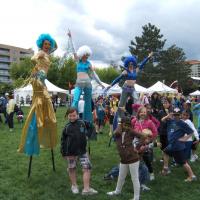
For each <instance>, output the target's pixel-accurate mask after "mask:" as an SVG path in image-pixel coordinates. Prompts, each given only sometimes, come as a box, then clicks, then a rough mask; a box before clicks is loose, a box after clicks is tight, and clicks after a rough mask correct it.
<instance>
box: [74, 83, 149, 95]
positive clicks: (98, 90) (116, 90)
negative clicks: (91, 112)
mask: <svg viewBox="0 0 200 200" xmlns="http://www.w3.org/2000/svg"><path fill="white" fill-rule="evenodd" d="M91 83H92V95H93V96H99V95H102V94H103V93H104V89H102V87H101V86H100V85H99V84H98V83H97V82H96V81H94V80H92V82H91ZM102 84H103V85H104V87H105V88H107V87H108V86H109V84H107V83H104V82H102ZM135 90H136V92H138V93H141V92H144V93H145V92H146V88H144V87H142V86H140V85H138V84H135ZM71 92H72V94H74V90H72V91H71ZM121 93H122V88H121V87H120V86H119V85H118V84H116V85H114V86H113V87H111V88H110V89H109V90H108V92H107V95H112V94H121Z"/></svg>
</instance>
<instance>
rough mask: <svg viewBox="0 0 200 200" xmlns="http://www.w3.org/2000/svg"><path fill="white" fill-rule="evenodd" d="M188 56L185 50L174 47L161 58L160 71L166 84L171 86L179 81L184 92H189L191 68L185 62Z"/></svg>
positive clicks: (165, 51)
mask: <svg viewBox="0 0 200 200" xmlns="http://www.w3.org/2000/svg"><path fill="white" fill-rule="evenodd" d="M185 60H186V56H185V53H184V51H183V49H181V48H179V47H177V46H176V45H172V46H171V47H169V48H168V49H167V50H164V51H163V52H162V53H161V56H160V62H159V65H158V67H159V69H160V72H161V73H162V78H163V80H165V82H166V84H168V85H170V84H171V83H172V82H173V81H175V80H177V81H178V83H179V84H180V85H181V87H182V89H183V90H187V88H188V87H190V86H189V85H188V81H189V79H190V74H191V68H190V66H189V65H188V64H187V63H186V62H185Z"/></svg>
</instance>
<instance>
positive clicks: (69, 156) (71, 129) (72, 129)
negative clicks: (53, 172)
mask: <svg viewBox="0 0 200 200" xmlns="http://www.w3.org/2000/svg"><path fill="white" fill-rule="evenodd" d="M67 115H68V120H69V122H68V123H67V124H66V126H65V128H64V129H63V133H62V138H61V154H62V156H63V158H64V159H66V160H67V162H68V172H69V178H70V181H71V184H72V186H71V190H72V193H73V194H78V193H79V190H78V185H77V180H76V163H77V159H78V158H79V160H80V163H81V166H82V169H83V185H84V188H83V191H82V195H93V194H97V193H98V192H97V191H96V190H94V189H93V188H91V187H90V176H91V163H90V160H89V157H88V154H87V152H86V146H87V128H86V125H85V123H84V121H82V120H79V119H78V112H77V110H76V109H75V108H69V109H68V111H67Z"/></svg>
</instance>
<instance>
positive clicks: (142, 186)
mask: <svg viewBox="0 0 200 200" xmlns="http://www.w3.org/2000/svg"><path fill="white" fill-rule="evenodd" d="M140 187H141V190H142V191H149V190H151V188H149V187H147V186H146V185H145V184H141V186H140Z"/></svg>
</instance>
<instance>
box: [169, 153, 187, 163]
mask: <svg viewBox="0 0 200 200" xmlns="http://www.w3.org/2000/svg"><path fill="white" fill-rule="evenodd" d="M172 157H173V158H174V160H175V162H176V163H177V164H179V165H184V164H185V163H186V154H185V150H184V149H183V150H180V151H173V152H172Z"/></svg>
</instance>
